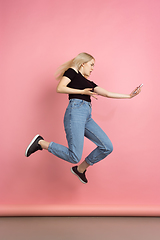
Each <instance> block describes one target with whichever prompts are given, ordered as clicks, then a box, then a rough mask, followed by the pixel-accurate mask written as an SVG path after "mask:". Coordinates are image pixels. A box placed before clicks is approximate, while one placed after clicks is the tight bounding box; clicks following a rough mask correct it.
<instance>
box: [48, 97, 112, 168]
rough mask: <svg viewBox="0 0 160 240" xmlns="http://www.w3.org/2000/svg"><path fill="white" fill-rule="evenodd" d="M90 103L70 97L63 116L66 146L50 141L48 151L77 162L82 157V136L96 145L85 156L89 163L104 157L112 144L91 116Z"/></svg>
mask: <svg viewBox="0 0 160 240" xmlns="http://www.w3.org/2000/svg"><path fill="white" fill-rule="evenodd" d="M91 111H92V108H91V103H89V102H87V101H84V100H80V99H71V100H70V101H69V105H68V107H67V109H66V112H65V116H64V127H65V132H66V138H67V141H68V148H67V147H65V146H62V145H60V144H57V143H55V142H51V143H50V144H49V148H48V151H49V152H51V153H52V154H54V155H55V156H57V157H59V158H61V159H64V160H66V161H68V162H70V163H78V162H79V161H80V160H81V157H82V151H83V143H84V136H85V137H86V138H88V139H90V140H91V141H92V142H94V143H95V144H96V145H97V147H96V148H95V149H94V150H93V151H92V152H91V153H90V154H89V155H88V156H87V157H86V158H85V161H86V162H87V163H88V164H89V165H93V164H95V163H97V162H99V161H100V160H102V159H104V158H105V157H106V156H108V154H110V153H111V152H112V151H113V146H112V143H111V141H110V140H109V138H108V137H107V135H106V134H105V132H104V131H103V130H102V129H101V128H100V127H99V126H98V125H97V124H96V123H95V121H94V120H93V119H92V117H91Z"/></svg>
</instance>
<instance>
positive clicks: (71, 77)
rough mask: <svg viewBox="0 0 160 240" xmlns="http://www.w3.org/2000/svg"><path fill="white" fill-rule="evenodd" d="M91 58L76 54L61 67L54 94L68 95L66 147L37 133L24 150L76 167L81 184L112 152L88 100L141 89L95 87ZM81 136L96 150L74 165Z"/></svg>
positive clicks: (113, 96) (75, 171) (132, 94)
mask: <svg viewBox="0 0 160 240" xmlns="http://www.w3.org/2000/svg"><path fill="white" fill-rule="evenodd" d="M94 63H95V59H94V57H93V56H91V55H90V54H87V53H80V54H79V55H78V56H77V57H75V58H74V59H72V60H71V61H69V62H67V63H65V64H63V65H62V66H61V67H60V69H59V71H58V77H57V79H60V82H59V84H58V86H57V92H58V93H65V94H69V105H68V107H67V109H66V112H65V116H64V127H65V132H66V138H67V141H68V148H67V147H65V146H62V145H60V144H57V143H55V142H47V141H45V140H44V139H43V138H42V137H41V136H40V135H39V134H38V135H36V136H35V137H34V138H33V140H32V141H31V143H30V144H29V145H28V147H27V149H26V153H25V155H26V157H29V156H30V155H31V154H32V153H34V152H36V151H37V150H42V149H46V150H48V151H49V152H51V153H52V154H54V155H55V156H57V157H59V158H61V159H64V160H66V161H68V162H70V163H74V164H76V166H74V167H72V168H71V172H72V173H73V174H75V175H76V176H78V178H79V179H80V180H81V182H83V183H87V182H88V181H87V178H86V175H85V173H86V169H87V168H88V167H89V166H90V165H93V164H95V163H97V162H99V161H101V160H102V159H104V158H105V157H106V156H108V155H109V154H110V153H111V152H112V151H113V146H112V143H111V141H110V140H109V138H108V137H107V135H106V134H105V133H104V131H103V130H102V129H101V128H100V127H99V126H98V125H97V124H96V123H95V121H94V120H93V119H92V117H91V110H92V109H91V97H95V98H96V95H101V96H103V97H108V98H118V99H122V98H123V99H124V98H126V99H129V98H133V97H134V96H136V95H137V94H139V93H140V91H141V87H138V88H136V89H135V90H134V91H132V92H131V94H119V93H112V92H108V91H106V90H105V89H103V88H101V87H99V86H98V85H96V84H95V83H94V82H92V81H89V80H88V77H89V76H90V74H91V72H92V71H93V69H94ZM84 136H85V137H87V138H88V139H90V140H91V141H92V142H94V143H95V144H96V145H97V147H96V148H95V149H94V150H93V151H92V152H91V153H90V154H89V155H88V156H87V157H86V158H85V160H84V161H83V162H82V163H81V164H79V165H77V164H78V163H79V161H80V160H81V156H82V151H83V142H84Z"/></svg>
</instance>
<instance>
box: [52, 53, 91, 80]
mask: <svg viewBox="0 0 160 240" xmlns="http://www.w3.org/2000/svg"><path fill="white" fill-rule="evenodd" d="M92 59H94V57H93V56H92V55H90V54H88V53H85V52H83V53H80V54H78V55H77V56H76V57H75V58H73V59H72V60H70V61H68V62H65V63H64V64H62V65H61V66H60V67H59V68H58V70H57V71H56V74H55V75H56V79H57V80H60V79H61V78H62V77H63V74H64V72H65V71H66V70H67V69H68V68H71V67H75V68H76V69H77V70H79V69H80V67H81V65H82V64H83V63H87V62H89V61H91V60H92Z"/></svg>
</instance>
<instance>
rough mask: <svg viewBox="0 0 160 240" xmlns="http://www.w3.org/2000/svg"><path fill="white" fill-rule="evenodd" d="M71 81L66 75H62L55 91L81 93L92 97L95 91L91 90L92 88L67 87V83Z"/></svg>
mask: <svg viewBox="0 0 160 240" xmlns="http://www.w3.org/2000/svg"><path fill="white" fill-rule="evenodd" d="M70 82H71V80H70V79H69V78H68V77H65V76H64V77H62V79H61V80H60V82H59V84H58V86H57V93H66V94H82V95H90V96H92V97H94V95H96V93H95V92H92V88H85V89H82V90H81V89H75V88H70V87H67V85H68V84H69V83H70Z"/></svg>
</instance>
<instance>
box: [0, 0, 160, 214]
mask: <svg viewBox="0 0 160 240" xmlns="http://www.w3.org/2000/svg"><path fill="white" fill-rule="evenodd" d="M159 9H160V2H159V1H156V0H145V1H144V0H135V1H128V0H120V1H119V0H114V1H113V0H107V1H105V0H103V1H98V0H94V1H91V0H86V1H73V0H67V1H66V0H59V1H52V0H41V1H39V0H32V1H31V0H30V1H29V0H26V1H25V0H24V1H20V0H15V1H12V0H6V1H3V2H2V3H1V13H0V16H1V17H0V18H1V26H2V28H1V29H2V30H1V31H2V32H1V44H0V46H1V57H2V58H1V66H2V71H1V74H2V77H1V87H0V91H1V92H0V96H1V118H0V121H1V125H0V126H1V151H0V166H1V167H0V205H1V206H3V209H5V208H6V209H7V206H11V205H13V206H15V205H16V206H17V205H22V206H23V205H25V206H32V205H41V206H48V205H52V206H54V205H55V206H56V205H65V206H66V205H69V206H72V205H74V206H75V205H77V206H78V205H103V206H107V208H108V206H112V208H113V209H114V206H117V205H118V206H119V208H121V207H122V208H124V207H125V206H126V207H127V208H128V207H130V206H133V207H135V206H144V207H145V206H150V207H151V208H152V207H153V206H154V207H157V210H158V207H159V203H160V192H159V189H160V174H159V169H160V161H159V159H160V153H159V132H160V130H159V122H160V112H159V102H160V94H159V92H160V91H159V89H160V81H159V77H160V68H159V63H160V27H159V22H160V14H159ZM82 51H86V52H88V53H91V54H92V55H93V56H95V58H96V65H95V69H94V72H93V73H92V75H91V80H93V81H95V82H96V83H97V84H98V85H99V86H101V87H103V88H106V89H107V90H109V91H112V92H120V93H130V92H131V91H132V90H133V89H134V88H135V87H136V86H137V85H139V84H140V83H143V84H144V87H143V91H142V93H141V94H140V95H139V96H137V97H136V98H134V99H131V100H114V99H107V98H106V99H105V98H102V97H99V99H98V101H96V100H95V99H93V117H94V119H95V120H96V122H97V123H98V124H99V125H100V126H101V127H102V128H103V129H104V131H105V132H106V133H107V134H108V136H109V137H110V139H111V141H112V143H113V146H114V151H113V153H112V154H111V155H110V156H109V157H108V158H106V159H105V160H103V161H102V162H100V163H98V164H97V165H94V166H93V167H91V168H90V169H89V170H88V172H87V177H88V179H89V183H88V184H86V185H83V184H82V183H81V182H80V181H79V180H78V179H77V178H75V177H74V176H73V175H72V174H71V172H70V167H71V164H69V163H67V162H65V161H63V160H61V159H58V158H56V157H55V156H53V155H51V154H50V153H48V152H45V151H43V152H39V153H37V154H35V155H32V156H31V157H30V158H26V157H25V156H24V152H25V148H26V146H27V145H28V143H29V142H30V140H31V138H32V137H33V136H34V135H35V134H37V133H39V134H41V135H42V136H44V138H45V139H46V140H48V141H55V142H58V143H60V144H66V140H65V133H64V130H63V114H64V111H65V108H66V106H67V104H68V97H67V96H66V95H61V94H57V93H56V86H57V81H56V80H55V77H54V73H55V70H56V69H57V67H58V66H59V65H60V64H62V63H63V62H65V61H67V60H70V59H71V58H73V57H75V56H76V55H77V54H78V53H80V52H82ZM93 148H94V145H93V144H92V143H90V142H89V141H88V140H85V146H84V152H83V159H84V157H85V156H86V155H87V154H88V153H89V152H90V151H91V150H92V149H93ZM6 211H7V210H6Z"/></svg>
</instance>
